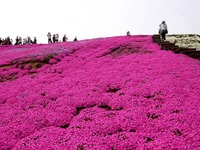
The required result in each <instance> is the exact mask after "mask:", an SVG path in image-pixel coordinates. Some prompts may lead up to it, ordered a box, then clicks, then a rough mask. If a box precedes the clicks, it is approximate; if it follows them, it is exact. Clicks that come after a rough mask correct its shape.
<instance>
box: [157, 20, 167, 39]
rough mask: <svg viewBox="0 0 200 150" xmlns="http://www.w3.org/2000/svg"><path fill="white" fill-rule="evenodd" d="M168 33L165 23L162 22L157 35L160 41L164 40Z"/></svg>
mask: <svg viewBox="0 0 200 150" xmlns="http://www.w3.org/2000/svg"><path fill="white" fill-rule="evenodd" d="M167 33H168V29H167V24H166V22H165V21H162V22H161V24H160V25H159V34H160V38H161V40H162V41H165V40H166V34H167Z"/></svg>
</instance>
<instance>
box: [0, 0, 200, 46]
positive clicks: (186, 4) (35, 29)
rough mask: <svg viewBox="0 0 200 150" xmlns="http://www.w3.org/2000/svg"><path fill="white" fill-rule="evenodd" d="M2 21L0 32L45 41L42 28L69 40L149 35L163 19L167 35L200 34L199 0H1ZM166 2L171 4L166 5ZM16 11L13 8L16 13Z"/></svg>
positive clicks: (4, 36) (43, 42)
mask: <svg viewBox="0 0 200 150" xmlns="http://www.w3.org/2000/svg"><path fill="white" fill-rule="evenodd" d="M0 6H1V9H0V12H1V14H4V13H6V15H2V20H4V22H3V23H2V25H1V28H0V37H1V38H2V39H3V38H6V37H7V36H10V37H11V39H13V43H14V42H15V38H16V36H21V37H22V38H26V37H27V36H30V37H31V38H32V39H33V37H37V41H38V43H41V44H46V43H47V41H48V39H47V33H48V32H50V33H51V34H52V35H53V34H56V33H58V34H59V35H60V37H59V40H62V37H63V36H64V34H66V35H67V37H68V39H69V41H73V39H74V38H75V36H77V38H78V40H84V39H93V38H101V37H111V36H121V35H126V32H127V31H130V33H131V35H153V34H157V33H158V27H159V24H160V23H161V21H162V20H165V21H166V23H167V25H168V30H169V34H200V28H199V26H200V20H198V19H196V18H197V15H198V14H199V13H200V10H199V7H200V3H199V1H198V0H192V2H191V0H190V1H189V0H177V1H173V0H167V1H165V2H163V1H158V0H154V1H153V2H150V1H148V0H141V1H136V0H135V1H130V0H123V1H122V0H115V1H114V0H109V1H106V0H102V1H94V0H86V1H84V2H83V1H81V0H74V1H69V0H67V1H65V0H58V1H56V2H54V1H52V0H50V1H48V2H41V1H39V0H35V1H27V0H26V1H25V0H18V1H14V0H0ZM168 6H170V7H168ZM16 12H17V13H16Z"/></svg>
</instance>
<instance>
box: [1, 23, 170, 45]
mask: <svg viewBox="0 0 200 150" xmlns="http://www.w3.org/2000/svg"><path fill="white" fill-rule="evenodd" d="M158 32H159V34H160V39H161V41H165V40H166V34H167V33H168V29H167V24H166V22H165V21H162V22H161V24H160V25H159V31H158ZM126 34H127V36H131V33H130V31H127V33H126ZM47 37H48V43H57V42H61V41H60V40H59V34H58V33H57V34H53V36H52V35H51V33H50V32H49V33H48V34H47ZM67 41H68V38H67V36H66V34H65V35H64V36H63V38H62V42H67ZM74 41H78V40H77V37H75V38H74ZM22 44H23V45H24V44H37V39H36V37H34V39H33V40H32V39H31V38H30V37H29V36H28V37H27V38H24V39H23V41H22V38H21V37H18V36H17V37H16V40H15V44H14V45H22ZM0 45H13V40H12V39H11V38H10V37H9V36H8V37H7V38H4V39H1V38H0Z"/></svg>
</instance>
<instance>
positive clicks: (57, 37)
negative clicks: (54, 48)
mask: <svg viewBox="0 0 200 150" xmlns="http://www.w3.org/2000/svg"><path fill="white" fill-rule="evenodd" d="M56 42H59V34H58V33H57V34H56Z"/></svg>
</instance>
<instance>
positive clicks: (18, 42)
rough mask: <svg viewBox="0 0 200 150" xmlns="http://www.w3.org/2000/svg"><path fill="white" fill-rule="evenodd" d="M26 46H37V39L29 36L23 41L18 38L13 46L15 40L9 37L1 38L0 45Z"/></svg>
mask: <svg viewBox="0 0 200 150" xmlns="http://www.w3.org/2000/svg"><path fill="white" fill-rule="evenodd" d="M25 44H37V39H36V37H34V39H33V40H32V39H31V38H30V37H29V36H28V37H27V38H24V39H23V41H22V38H21V37H18V36H17V37H16V39H15V43H14V44H13V40H12V39H11V38H10V37H9V36H8V37H7V38H5V39H1V38H0V45H25Z"/></svg>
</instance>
